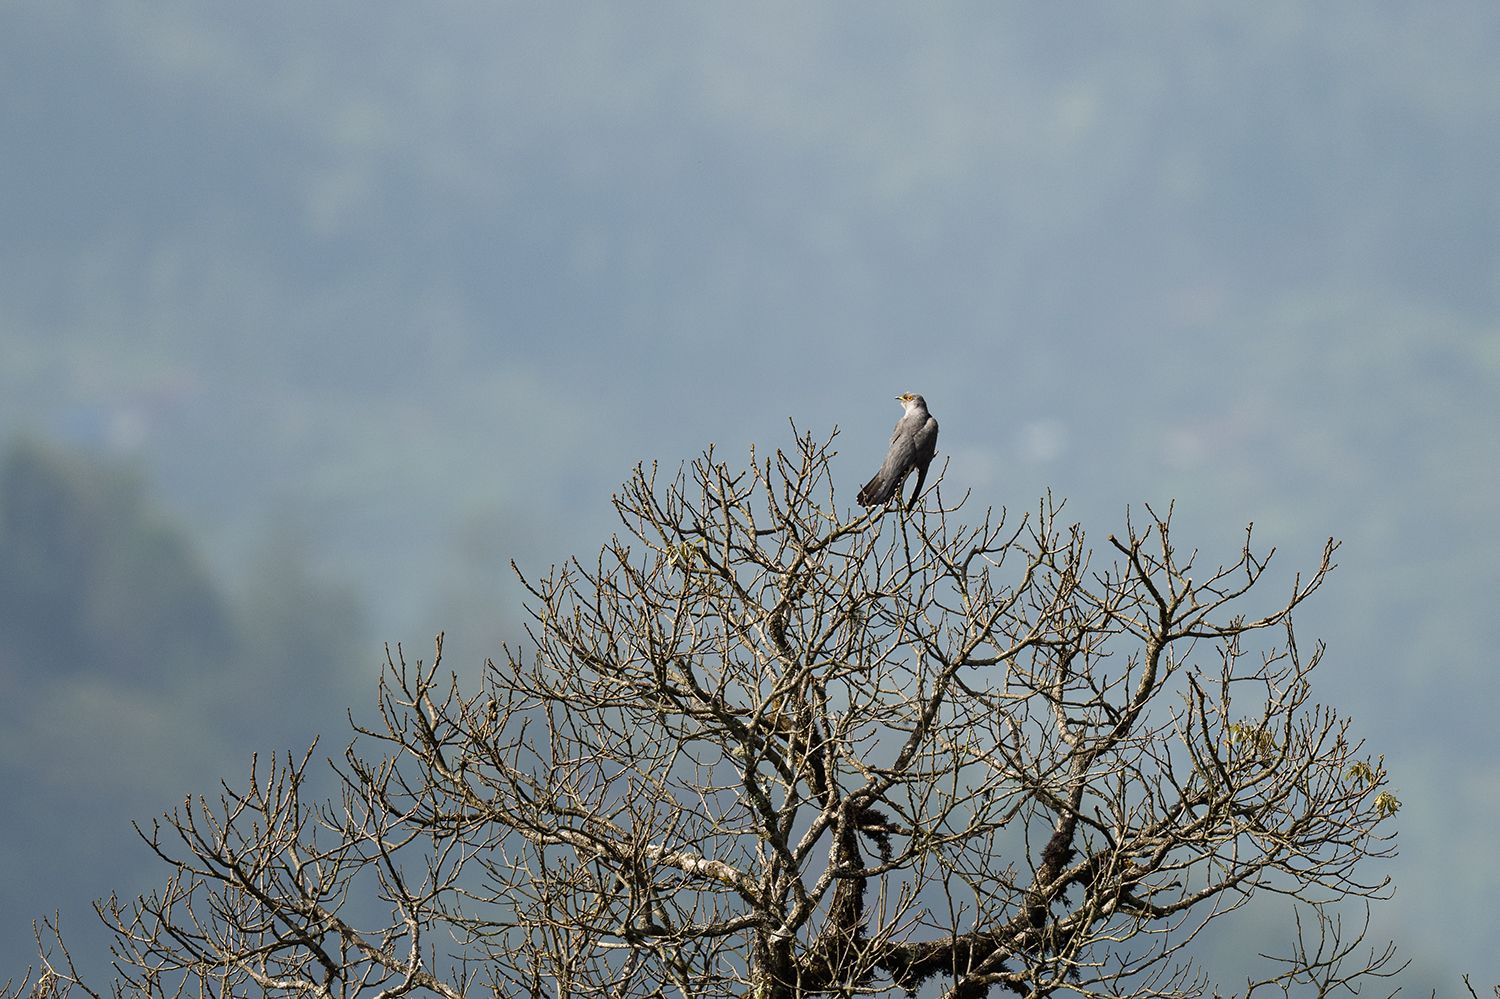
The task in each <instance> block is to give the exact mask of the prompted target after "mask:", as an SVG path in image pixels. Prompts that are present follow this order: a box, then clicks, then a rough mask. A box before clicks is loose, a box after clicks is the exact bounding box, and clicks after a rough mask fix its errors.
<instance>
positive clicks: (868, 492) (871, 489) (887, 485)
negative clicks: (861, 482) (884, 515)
mask: <svg viewBox="0 0 1500 999" xmlns="http://www.w3.org/2000/svg"><path fill="white" fill-rule="evenodd" d="M894 485H895V483H894V482H887V481H886V480H885V476H884V475H883V474H882V473H881V472H876V473H875V478H873V479H871V480H870V481H869V482H866V483H865V487H864V488H863V489H861V490H860V491H859V495H858V496H856V497H855V499H856V500H857V501H858V502H859V504H860V506H879V505H880V504H882V503H884V502H885V501H886V500H888V499H890V498H891V492H892V491H893V490H892V487H893V486H894Z"/></svg>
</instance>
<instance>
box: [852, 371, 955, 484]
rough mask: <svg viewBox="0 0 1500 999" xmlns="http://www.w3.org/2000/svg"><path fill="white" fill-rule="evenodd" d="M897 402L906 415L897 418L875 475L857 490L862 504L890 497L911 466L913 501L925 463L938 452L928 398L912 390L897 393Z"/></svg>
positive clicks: (935, 423)
mask: <svg viewBox="0 0 1500 999" xmlns="http://www.w3.org/2000/svg"><path fill="white" fill-rule="evenodd" d="M896 401H897V402H899V403H901V405H902V406H904V407H906V415H904V416H902V417H901V419H899V420H897V421H896V429H895V430H894V431H893V432H892V433H891V449H890V450H889V451H887V452H886V453H885V463H884V464H882V465H881V466H880V471H878V472H876V473H875V478H873V479H871V480H870V481H869V482H866V483H865V487H864V488H863V489H861V490H860V491H859V496H858V497H857V498H858V500H859V502H860V503H861V504H862V505H864V506H879V505H880V504H881V503H884V502H885V501H886V500H888V499H890V498H891V497H892V496H893V495H895V494H896V493H897V491H898V490H899V489H900V488H901V483H902V481H903V480H904V479H905V478H906V477H907V476H908V475H909V474H911V471H912V469H916V470H917V488H915V489H913V490H912V492H911V502H912V503H916V501H917V497H918V496H919V495H920V494H921V492H922V483H923V482H925V481H926V480H927V466H928V465H930V464H932V456H933V455H935V454H937V435H938V423H937V420H934V419H933V418H932V414H931V413H929V412H927V400H926V399H923V398H922V397H921V396H919V395H917V394H916V393H914V392H907V393H905V394H904V395H898V396H896Z"/></svg>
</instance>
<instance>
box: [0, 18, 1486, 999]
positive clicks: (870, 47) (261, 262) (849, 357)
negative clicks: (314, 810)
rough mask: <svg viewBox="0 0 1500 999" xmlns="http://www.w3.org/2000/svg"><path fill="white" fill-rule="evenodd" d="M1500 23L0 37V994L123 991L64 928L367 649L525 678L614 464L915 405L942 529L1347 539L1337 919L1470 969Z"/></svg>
mask: <svg viewBox="0 0 1500 999" xmlns="http://www.w3.org/2000/svg"><path fill="white" fill-rule="evenodd" d="M1497 45H1500V6H1495V5H1494V4H1491V3H1488V2H1477V0H1476V2H1462V0H1445V2H1435V3H1427V4H1420V5H1418V4H1395V3H1355V2H1332V3H1319V4H1304V3H1297V2H1283V0H1267V2H1262V3H1256V4H1248V5H1211V4H1200V3H1193V2H1159V3H1153V4H1149V5H1105V4H1046V5H1043V4H1033V5H1020V4H1013V5H1003V6H1001V5H989V4H977V3H976V4H941V5H921V6H916V5H912V6H900V5H894V4H887V3H870V4H858V5H855V4H848V3H830V4H822V5H801V4H780V3H776V4H758V5H753V6H751V5H736V6H731V5H696V4H688V3H674V4H656V5H649V6H647V5H633V4H632V5H626V4H618V5H616V4H607V3H598V4H567V5H526V6H510V5H491V4H472V3H451V4H443V5H402V4H394V3H358V4H357V3H328V4H317V5H307V4H296V3H285V2H272V3H262V4H254V5H201V4H192V3H186V2H163V3H153V4H126V3H103V4H96V3H83V2H65V0H57V2H41V0H37V2H20V3H12V4H6V5H5V6H4V7H3V8H0V136H3V139H0V961H3V969H0V980H3V979H4V978H5V977H8V976H9V975H11V974H17V975H18V974H19V973H20V972H22V971H23V970H24V969H25V967H26V966H27V965H28V964H30V963H32V955H33V953H34V945H33V943H32V940H31V929H30V925H31V920H32V919H33V918H36V917H38V916H42V915H46V914H50V913H52V912H53V911H54V910H60V911H61V914H62V919H63V925H64V928H65V929H66V930H68V935H69V937H70V938H71V939H72V941H73V944H74V947H75V950H76V951H77V953H76V955H75V956H77V957H79V958H80V959H81V960H82V963H83V966H84V967H85V968H94V969H101V968H103V967H105V965H106V961H107V958H106V956H105V955H104V954H103V953H102V951H101V950H99V945H98V942H99V941H100V940H101V936H100V934H99V933H98V932H97V930H96V929H95V924H96V922H97V920H95V918H94V917H93V915H92V913H91V912H90V911H89V902H90V900H92V899H94V898H98V897H101V896H107V895H108V894H109V893H110V892H111V891H119V892H121V893H122V894H126V895H129V894H133V893H135V892H139V891H141V890H144V889H147V888H150V887H153V886H155V885H157V884H158V883H159V882H160V881H161V880H162V879H163V878H164V877H165V876H166V874H167V870H166V868H164V867H163V866H162V865H160V864H159V863H157V862H156V861H155V860H154V858H152V857H151V855H150V854H149V852H148V851H147V850H146V848H145V847H144V846H143V845H142V844H141V843H140V842H139V840H138V839H137V838H136V836H135V833H134V832H133V831H132V830H131V826H130V823H131V822H132V821H139V822H146V823H149V821H150V819H151V817H152V816H153V815H155V814H157V813H159V812H161V811H162V810H163V809H169V808H171V807H173V806H174V805H176V804H178V803H180V802H181V801H182V799H183V797H184V796H185V795H188V794H199V793H205V794H209V795H210V796H212V795H213V794H214V792H215V791H216V789H217V786H218V784H217V782H218V780H219V779H220V778H225V779H228V780H229V781H231V783H237V782H241V781H243V780H244V778H245V775H246V774H247V773H248V767H249V763H250V755H251V753H253V752H259V753H261V754H262V756H264V754H266V753H269V752H273V751H279V752H286V751H288V750H292V751H296V752H298V753H299V754H300V752H301V751H303V750H305V748H306V747H307V745H308V743H309V742H310V741H311V740H312V739H313V738H314V737H315V736H321V739H322V742H321V743H320V747H319V751H320V753H322V754H325V755H333V756H338V755H339V754H340V752H341V751H342V746H343V745H344V743H345V742H346V741H347V738H348V735H349V729H348V722H347V716H346V710H352V711H353V712H354V715H355V717H356V718H357V719H358V718H369V717H370V715H371V711H372V708H373V706H374V699H375V680H376V677H377V675H378V671H379V668H380V665H381V663H382V661H383V658H384V654H385V653H384V650H383V645H384V643H386V642H389V643H391V644H392V646H394V645H395V644H396V643H397V642H400V643H401V644H402V645H403V647H404V648H405V649H406V650H407V652H408V655H410V656H412V657H417V656H421V657H424V658H426V657H428V656H430V650H431V642H432V637H433V635H434V634H435V633H436V632H438V631H440V630H443V631H446V632H447V635H448V640H447V646H446V650H445V651H446V660H445V661H446V662H447V663H448V664H449V665H450V666H452V667H453V668H454V669H457V670H460V671H463V672H468V673H470V674H473V673H474V672H476V671H477V668H478V667H479V665H480V664H481V663H482V662H483V660H484V658H485V657H486V656H493V657H495V658H497V659H499V658H500V656H501V648H500V646H501V643H502V642H505V641H509V642H511V643H512V644H513V645H519V646H520V647H521V648H523V649H524V634H523V632H522V630H521V627H522V622H523V621H524V616H523V613H522V609H521V602H520V595H519V590H518V587H517V586H516V585H515V584H514V581H513V577H512V575H511V572H510V569H509V565H508V562H509V560H510V559H515V560H516V561H517V562H518V563H519V564H520V565H521V566H522V567H524V568H528V569H529V570H531V571H532V572H534V573H542V572H544V571H545V568H546V567H547V566H548V565H549V564H551V563H553V562H557V561H561V560H563V559H565V558H567V557H569V556H570V555H573V554H578V555H580V556H583V557H585V558H587V557H588V556H589V555H590V553H592V552H595V551H596V550H597V548H598V547H599V545H600V544H601V543H602V542H603V541H605V540H606V539H607V538H608V536H609V533H610V532H611V530H612V529H613V527H614V523H615V521H614V519H613V513H612V510H611V508H610V505H609V496H610V493H611V491H612V490H613V489H614V488H616V487H617V486H618V484H619V483H620V482H622V481H623V480H624V479H625V478H626V477H627V476H628V474H629V472H630V469H631V468H632V467H633V466H634V464H635V463H637V462H642V461H644V462H647V463H649V462H651V461H659V462H661V463H662V465H663V466H664V468H666V469H668V470H675V469H676V468H677V467H678V466H679V465H680V463H682V462H684V461H687V460H691V459H692V458H693V457H694V456H695V455H697V454H698V453H700V452H701V451H702V450H703V449H704V448H706V447H708V446H709V445H710V444H714V445H715V446H716V449H717V453H718V455H719V456H720V457H722V458H723V459H725V460H727V461H729V462H730V463H731V464H732V465H735V464H743V463H744V462H745V461H746V460H747V450H748V447H749V446H750V445H751V444H752V443H754V444H756V445H757V447H758V448H765V449H769V448H774V447H777V446H783V447H784V446H787V445H789V443H790V442H791V440H792V436H791V435H792V431H791V428H790V427H789V425H788V422H787V421H788V419H789V418H790V419H792V420H795V422H796V425H797V427H798V428H799V429H801V430H804V431H811V432H812V433H813V434H814V435H817V436H821V435H824V434H826V433H829V432H831V431H832V430H833V429H834V428H835V427H838V428H839V430H840V431H841V436H840V438H839V449H840V454H839V456H838V458H837V463H836V465H835V468H836V470H837V471H838V473H839V475H840V476H841V477H842V480H843V481H844V483H845V485H846V489H845V491H844V493H843V495H841V497H840V500H841V501H842V502H843V503H845V504H851V505H852V503H853V498H854V492H855V490H856V489H857V488H858V486H859V484H860V483H861V482H862V481H864V479H865V478H867V477H868V476H869V474H870V472H872V471H873V469H874V467H875V466H876V465H877V464H878V462H879V460H880V458H881V456H882V455H883V453H884V449H885V445H886V442H887V440H888V437H889V433H890V428H891V426H892V425H893V424H894V422H895V420H896V418H897V417H898V416H899V415H900V409H899V407H898V405H897V404H896V403H895V401H894V399H893V397H894V396H896V395H897V394H899V393H901V392H903V391H915V392H920V393H922V394H923V395H925V396H926V398H927V400H928V402H929V405H930V406H931V409H932V412H933V414H934V415H935V416H936V417H937V418H938V419H939V421H941V423H942V437H941V440H940V441H939V452H940V453H939V461H940V462H942V461H947V462H948V465H947V470H946V475H945V478H944V479H943V483H942V489H943V493H944V496H945V497H947V498H952V497H956V496H958V495H960V494H961V493H963V492H964V491H965V490H968V491H971V492H972V499H971V500H970V504H971V505H970V507H969V508H968V510H969V512H970V514H971V515H972V516H975V517H977V516H980V515H982V512H983V509H984V508H985V507H986V506H990V505H993V506H995V507H997V508H998V507H1000V506H1002V505H1004V506H1008V507H1009V508H1010V510H1011V511H1013V512H1014V513H1020V512H1024V511H1026V510H1029V509H1032V508H1034V506H1035V504H1036V502H1037V500H1038V498H1039V497H1040V496H1042V495H1043V494H1044V492H1045V491H1046V490H1048V489H1051V490H1052V491H1053V492H1054V494H1055V495H1057V496H1059V497H1065V498H1066V499H1067V503H1068V505H1067V508H1066V513H1067V514H1068V515H1070V516H1071V517H1072V518H1074V519H1077V520H1080V521H1082V522H1083V524H1084V526H1085V528H1086V529H1087V530H1088V531H1089V532H1090V535H1091V537H1092V539H1093V542H1094V547H1095V548H1096V549H1097V548H1098V547H1099V546H1100V545H1102V544H1103V538H1104V537H1105V535H1106V534H1108V533H1109V532H1110V531H1116V530H1119V529H1120V527H1121V525H1122V524H1123V518H1124V516H1125V512H1126V508H1127V506H1128V505H1129V506H1134V507H1136V508H1137V509H1138V508H1139V505H1140V504H1142V503H1147V502H1149V503H1152V504H1159V505H1163V506H1164V505H1165V504H1166V503H1167V502H1169V501H1172V500H1175V502H1176V515H1175V518H1174V524H1175V526H1176V531H1177V537H1178V540H1179V541H1180V542H1182V543H1184V544H1186V545H1189V546H1191V545H1197V546H1198V547H1201V548H1202V549H1203V552H1204V559H1205V560H1207V559H1211V558H1214V557H1222V556H1231V557H1232V555H1233V554H1234V553H1235V552H1236V551H1237V550H1238V546H1239V544H1240V543H1241V541H1242V538H1243V534H1242V532H1243V529H1244V526H1245V525H1246V523H1248V522H1250V521H1254V523H1255V535H1256V538H1257V540H1258V543H1260V544H1263V545H1267V546H1269V545H1275V546H1276V547H1277V549H1278V556H1277V558H1278V560H1280V561H1281V563H1282V568H1283V570H1284V571H1285V572H1288V573H1289V572H1290V571H1291V570H1293V569H1296V568H1310V567H1312V566H1313V565H1315V563H1316V559H1317V555H1318V552H1319V550H1320V547H1321V543H1322V541H1323V539H1324V538H1325V537H1327V536H1328V535H1330V534H1331V535H1335V536H1337V537H1339V538H1340V539H1342V540H1343V542H1344V547H1343V548H1342V550H1341V551H1340V554H1339V557H1338V561H1339V563H1340V569H1339V570H1338V571H1337V572H1336V573H1335V575H1334V577H1333V578H1332V580H1331V581H1330V584H1329V585H1328V587H1326V588H1325V589H1324V590H1323V591H1322V592H1320V593H1319V594H1318V596H1317V597H1316V598H1315V599H1314V600H1313V601H1312V603H1311V604H1310V605H1309V607H1308V609H1307V610H1306V611H1305V612H1302V613H1300V614H1299V617H1298V634H1299V638H1300V639H1301V641H1302V643H1303V644H1304V645H1310V644H1311V643H1312V640H1313V639H1314V638H1322V639H1324V640H1326V641H1327V643H1328V645H1329V652H1328V655H1327V658H1326V660H1325V662H1324V665H1323V666H1322V667H1321V668H1320V669H1319V671H1318V674H1317V686H1316V687H1315V696H1316V697H1317V699H1318V700H1320V701H1323V702H1325V703H1331V704H1333V705H1335V706H1337V707H1338V708H1339V709H1340V711H1342V712H1347V713H1350V714H1352V715H1353V716H1354V718H1355V733H1356V734H1357V735H1359V736H1361V737H1364V738H1366V739H1368V740H1369V747H1370V749H1371V750H1372V751H1373V752H1377V753H1383V754H1385V758H1386V763H1387V766H1388V767H1389V769H1390V772H1391V774H1392V778H1393V789H1394V790H1395V792H1396V793H1397V795H1398V796H1399V797H1400V799H1401V800H1402V802H1403V805H1404V807H1403V808H1402V811H1401V813H1400V815H1399V818H1398V822H1397V824H1398V826H1399V828H1400V856H1399V857H1398V858H1397V859H1396V860H1394V861H1392V862H1389V863H1385V864H1372V865H1371V867H1370V869H1369V870H1368V871H1367V873H1368V874H1370V875H1371V876H1375V877H1383V876H1386V875H1389V876H1390V877H1391V878H1392V879H1393V881H1394V884H1395V888H1396V895H1395V899H1394V901H1392V902H1391V903H1389V904H1387V905H1385V906H1384V907H1382V908H1380V909H1378V910H1377V911H1376V913H1375V925H1374V928H1373V933H1374V935H1377V936H1392V937H1394V938H1395V939H1396V940H1397V942H1398V943H1399V944H1400V946H1401V948H1402V951H1403V952H1404V954H1405V955H1406V956H1408V957H1411V958H1412V959H1413V964H1412V966H1411V968H1410V969H1409V970H1408V971H1407V972H1406V973H1405V974H1404V975H1403V976H1402V978H1401V980H1400V984H1403V985H1405V986H1407V987H1408V988H1409V989H1410V990H1411V994H1419V995H1426V994H1428V993H1429V992H1430V991H1431V990H1432V989H1437V991H1438V994H1439V995H1442V994H1452V993H1453V992H1454V991H1455V990H1457V989H1458V987H1459V986H1458V975H1459V974H1460V973H1463V972H1469V973H1472V974H1473V975H1474V976H1475V979H1476V983H1484V984H1486V985H1487V984H1490V983H1493V982H1495V981H1500V961H1497V958H1496V956H1495V952H1494V949H1493V945H1494V942H1495V941H1496V940H1497V939H1500V912H1497V907H1496V906H1495V904H1494V899H1495V898H1496V896H1497V895H1500V865H1497V862H1496V859H1495V848H1494V841H1495V836H1496V833H1495V830H1496V829H1497V828H1500V774H1497V770H1496V766H1495V759H1496V750H1497V745H1500V737H1497V735H1496V727H1497V726H1496V724H1495V698H1496V694H1497V681H1496V671H1495V664H1494V653H1493V650H1494V648H1495V646H1496V642H1497V639H1500V623H1497V622H1500V615H1497V611H1496V609H1495V603H1496V596H1497V589H1500V587H1497V584H1500V568H1497V567H1500V531H1497V526H1496V525H1497V523H1500V490H1497V487H1500V472H1497V469H1500V461H1497V459H1500V184H1497V177H1500V60H1497V59H1496V58H1495V51H1496V47H1497ZM1278 596H1280V593H1279V592H1278V593H1276V594H1270V593H1268V594H1266V595H1265V599H1266V600H1267V601H1270V600H1272V599H1273V598H1274V597H1278ZM1288 936H1289V928H1288V927H1287V926H1285V925H1284V924H1280V923H1276V922H1274V921H1267V922H1265V923H1264V924H1259V928H1254V927H1252V928H1250V929H1247V930H1243V931H1242V933H1241V935H1240V936H1239V937H1237V938H1236V939H1234V940H1229V941H1224V942H1222V946H1223V948H1224V953H1223V956H1222V960H1223V962H1224V963H1223V964H1221V965H1215V964H1211V965H1210V968H1211V970H1219V971H1221V973H1223V974H1224V975H1226V976H1228V975H1229V974H1230V973H1231V971H1232V969H1233V968H1234V967H1235V965H1234V961H1236V960H1239V959H1242V958H1244V957H1245V954H1246V952H1247V951H1252V950H1254V949H1284V947H1285V946H1286V943H1287V938H1288ZM1226 969H1228V970H1226ZM1225 984H1226V985H1227V986H1229V987H1233V985H1234V982H1233V979H1232V978H1226V981H1225Z"/></svg>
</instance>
